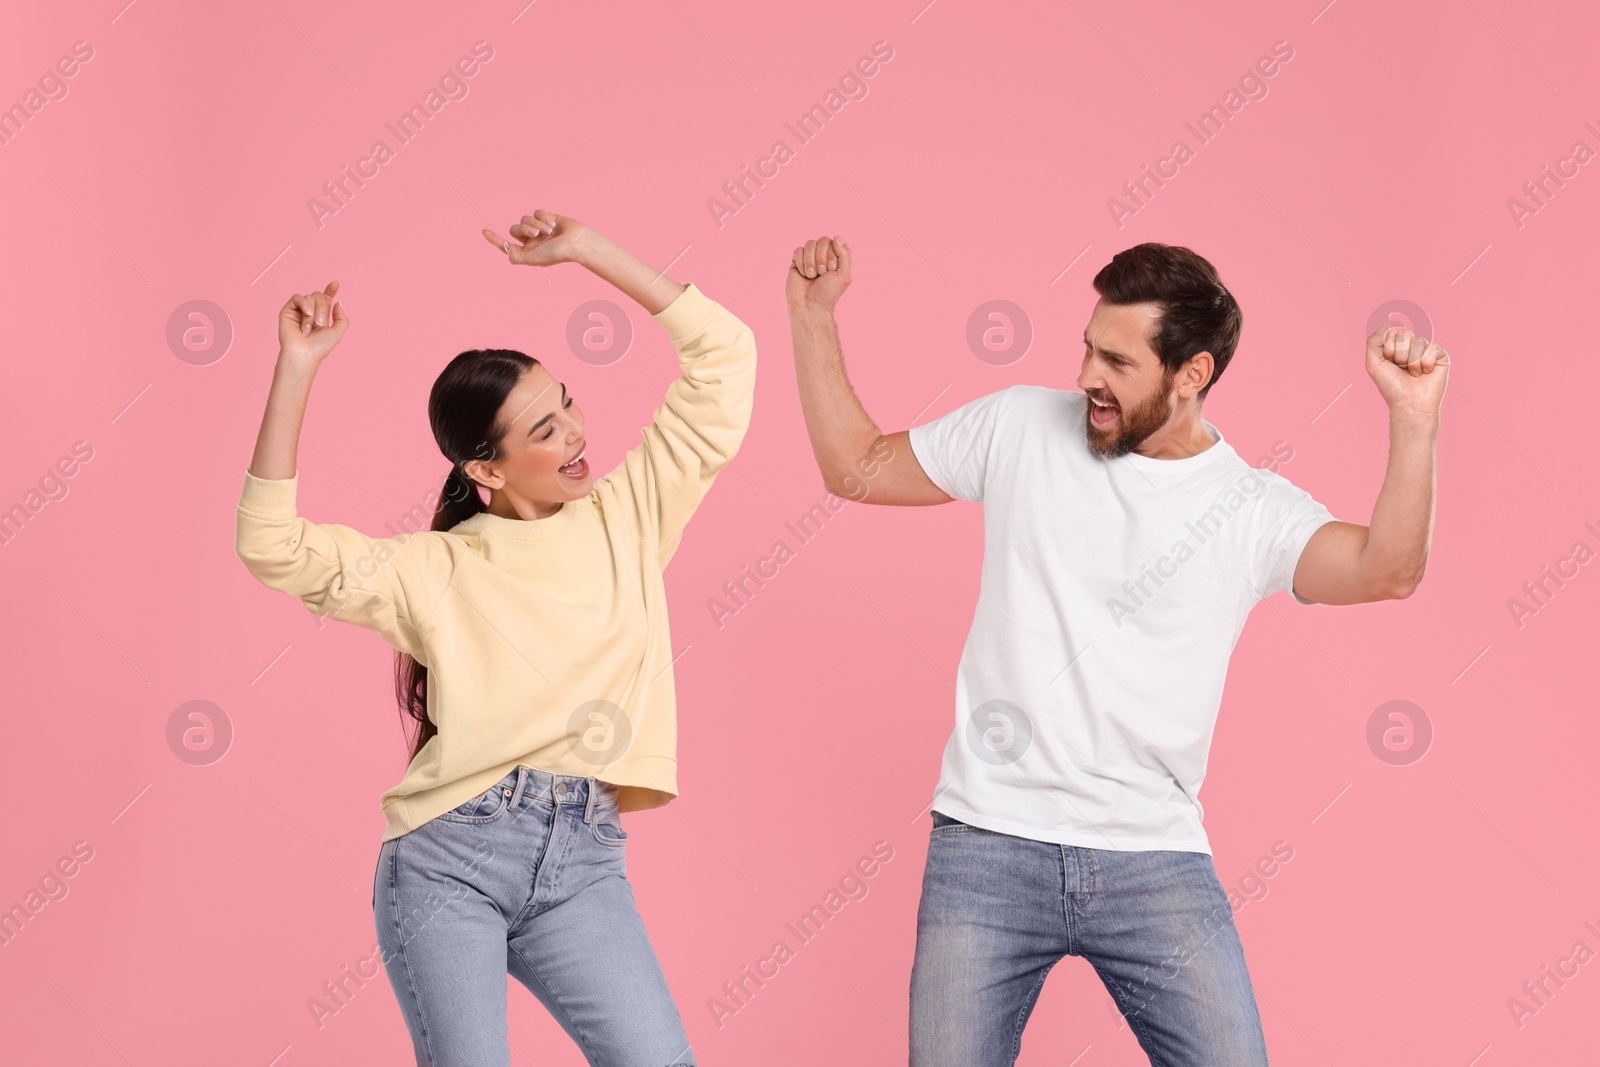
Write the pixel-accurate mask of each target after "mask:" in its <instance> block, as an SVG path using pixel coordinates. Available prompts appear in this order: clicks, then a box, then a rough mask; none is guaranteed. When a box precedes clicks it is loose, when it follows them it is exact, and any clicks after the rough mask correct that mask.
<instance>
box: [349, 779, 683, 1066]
mask: <svg viewBox="0 0 1600 1067" xmlns="http://www.w3.org/2000/svg"><path fill="white" fill-rule="evenodd" d="M627 837H628V835H627V833H626V832H624V831H623V829H622V826H621V823H620V822H619V821H618V818H617V792H616V787H615V786H613V785H610V784H608V783H605V782H601V781H598V780H597V779H595V778H589V777H581V776H576V775H564V774H551V773H550V772H548V771H541V770H537V769H535V768H533V767H526V766H519V767H517V768H516V770H514V771H512V772H511V773H510V774H508V775H506V776H505V777H504V778H503V779H501V780H500V782H499V783H498V784H496V785H495V786H494V787H493V788H492V789H489V790H487V791H486V792H484V793H481V794H479V795H478V796H475V797H473V798H472V799H470V800H468V801H467V802H466V803H464V804H462V805H461V806H460V807H458V808H455V809H454V810H453V811H448V812H446V813H445V814H443V815H440V816H439V817H438V818H436V819H432V820H430V821H429V822H426V823H424V824H423V825H421V826H419V827H417V828H416V829H415V830H412V831H411V832H410V833H407V834H403V835H401V836H400V837H397V838H394V839H393V840H390V841H385V842H384V843H383V847H382V849H381V850H380V851H379V853H378V869H377V872H376V874H375V875H374V877H373V886H372V911H373V917H374V919H375V921H376V923H377V930H378V945H379V949H380V951H381V955H382V959H383V962H384V967H385V969H386V970H387V972H388V975H389V984H390V986H392V987H393V989H394V994H395V999H396V1000H398V1001H399V1003H400V1011H401V1014H402V1015H404V1016H405V1020H406V1025H407V1027H408V1028H409V1029H410V1031H411V1042H412V1046H413V1049H414V1051H415V1053H416V1057H417V1063H418V1064H419V1065H427V1067H508V1065H509V1064H510V1062H511V1052H510V1046H509V1045H508V1043H507V1041H506V975H507V974H508V973H509V974H511V975H512V976H514V977H515V978H516V979H517V980H518V981H519V982H521V983H522V984H523V985H524V986H526V987H527V988H528V989H529V990H530V991H531V992H532V993H533V995H534V996H536V997H538V998H539V1000H540V1002H541V1003H543V1004H544V1006H545V1008H546V1009H548V1010H549V1012H550V1013H551V1015H553V1016H554V1017H555V1019H556V1021H557V1022H559V1023H560V1024H561V1026H562V1028H563V1029H565V1030H566V1032H567V1033H568V1034H570V1035H571V1037H572V1039H573V1040H574V1041H575V1042H577V1044H578V1047H579V1049H581V1050H582V1052H583V1055H584V1057H585V1058H586V1059H587V1060H588V1061H589V1063H590V1064H593V1065H596V1067H673V1065H693V1064H694V1062H695V1061H694V1057H693V1055H692V1054H691V1052H690V1051H689V1040H688V1038H687V1037H686V1036H685V1035H684V1028H683V1021H682V1019H681V1018H680V1017H679V1015H678V1010H677V1008H676V1007H675V1006H674V1005H673V1002H672V994H671V992H670V991H669V990H668V988H667V982H666V978H665V976H664V975H663V974H662V972H661V965H660V964H659V963H658V962H657V960H656V955H655V951H654V949H652V948H651V946H650V940H649V938H648V937H647V936H646V935H645V929H644V923H643V922H642V921H641V920H640V918H639V912H638V910H637V908H636V907H635V906H634V898H633V886H632V884H631V883H630V882H629V881H628V876H627V866H626V863H625V860H624V856H623V853H624V851H625V849H624V844H625V842H626V841H627Z"/></svg>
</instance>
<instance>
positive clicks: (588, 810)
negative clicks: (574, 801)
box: [583, 776, 595, 822]
mask: <svg viewBox="0 0 1600 1067" xmlns="http://www.w3.org/2000/svg"><path fill="white" fill-rule="evenodd" d="M594 787H595V780H594V778H593V776H590V778H589V801H588V803H587V804H585V805H584V806H583V821H584V822H592V821H593V820H594Z"/></svg>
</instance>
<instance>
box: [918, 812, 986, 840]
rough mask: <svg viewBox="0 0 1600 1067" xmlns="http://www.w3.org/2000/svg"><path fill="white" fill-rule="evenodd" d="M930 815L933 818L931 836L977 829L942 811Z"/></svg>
mask: <svg viewBox="0 0 1600 1067" xmlns="http://www.w3.org/2000/svg"><path fill="white" fill-rule="evenodd" d="M929 814H930V815H932V816H933V829H932V830H930V831H928V833H929V834H930V835H931V834H945V833H955V832H958V831H961V830H976V829H977V827H976V826H971V825H969V824H967V823H964V822H962V821H961V820H960V819H952V818H951V817H950V816H948V815H946V814H945V813H944V812H942V811H934V812H929Z"/></svg>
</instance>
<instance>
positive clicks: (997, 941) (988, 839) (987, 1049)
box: [910, 811, 1267, 1067]
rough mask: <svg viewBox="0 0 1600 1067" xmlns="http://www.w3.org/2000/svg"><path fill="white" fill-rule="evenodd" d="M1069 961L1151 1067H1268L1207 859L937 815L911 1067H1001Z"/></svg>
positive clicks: (917, 968)
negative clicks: (1073, 841) (1057, 970)
mask: <svg viewBox="0 0 1600 1067" xmlns="http://www.w3.org/2000/svg"><path fill="white" fill-rule="evenodd" d="M1063 956H1082V957H1083V958H1084V959H1086V960H1088V961H1089V963H1090V964H1091V965H1093V967H1094V969H1095V971H1096V972H1097V973H1098V974H1099V975H1100V980H1101V981H1103V982H1104V983H1105V985H1106V988H1107V989H1108V990H1110V992H1111V995H1112V997H1114V998H1115V999H1116V1002H1117V1006H1118V1007H1119V1008H1120V1009H1121V1011H1122V1014H1123V1017H1124V1018H1125V1019H1126V1020H1127V1022H1128V1025H1129V1027H1131V1028H1132V1030H1133V1033H1134V1036H1135V1037H1137V1038H1138V1040H1139V1045H1140V1047H1141V1048H1143V1049H1144V1051H1145V1054H1146V1055H1147V1056H1149V1057H1150V1062H1151V1064H1153V1065H1155V1067H1224V1065H1226V1067H1259V1065H1264V1064H1266V1062H1267V1049H1266V1043H1265V1041H1264V1040H1263V1037H1262V1033H1261V1017H1260V1015H1259V1014H1258V1013H1257V1011H1256V1001H1255V993H1254V991H1253V989H1252V988H1251V985H1250V975H1249V973H1248V972H1247V971H1246V969H1245V963H1244V949H1243V947H1242V946H1241V945H1240V943H1239V935H1238V932H1237V931H1236V930H1235V929H1234V925H1233V909H1232V907H1231V906H1230V905H1229V903H1228V895H1227V893H1226V892H1225V891H1224V890H1223V888H1222V885H1221V883H1219V882H1218V881H1217V875H1216V869H1215V868H1214V867H1213V866H1212V863H1211V857H1210V856H1208V855H1206V854H1205V853H1204V852H1176V851H1149V852H1119V851H1111V850H1105V849H1094V848H1079V847H1077V846H1074V845H1053V844H1050V843H1048V842H1044V841H1034V840H1032V839H1029V838H1025V837H1014V836H1012V835H1010V834H1002V833H996V832H994V831H992V830H983V829H979V828H978V827H976V826H969V825H967V824H966V823H964V822H960V821H958V820H956V819H952V818H950V817H949V816H948V815H944V814H942V813H940V812H937V811H935V812H934V813H933V830H932V831H931V833H930V836H929V839H928V866H927V869H926V872H925V873H924V874H923V876H922V901H921V903H920V905H919V906H918V910H917V952H916V958H915V961H914V962H913V964H912V968H911V1035H910V1042H911V1067H1011V1065H1012V1064H1014V1063H1015V1062H1016V1060H1017V1055H1018V1053H1019V1052H1020V1051H1021V1050H1022V1028H1023V1027H1024V1026H1025V1025H1026V1024H1027V1022H1028V1015H1029V1014H1030V1013H1031V1012H1032V1011H1033V1005H1034V1000H1035V998H1036V997H1038V995H1039V988H1040V987H1041V986H1043V985H1044V979H1045V975H1046V974H1048V973H1049V972H1050V968H1051V967H1053V966H1055V964H1056V961H1057V960H1059V959H1061V958H1062V957H1063Z"/></svg>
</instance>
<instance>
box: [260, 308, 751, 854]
mask: <svg viewBox="0 0 1600 1067" xmlns="http://www.w3.org/2000/svg"><path fill="white" fill-rule="evenodd" d="M652 317H653V318H654V319H655V320H656V321H657V322H659V323H660V324H661V325H662V326H663V327H665V328H666V331H667V336H668V338H669V339H670V340H671V342H672V344H673V346H674V347H675V348H676V349H677V350H678V361H679V364H680V365H681V367H682V369H683V374H682V375H681V376H680V377H678V378H676V379H675V380H674V381H673V382H672V384H671V385H669V386H668V387H667V391H666V399H665V402H664V403H663V404H662V405H661V406H660V407H659V408H657V409H656V412H655V415H654V418H653V420H652V422H651V424H650V425H649V426H647V427H645V429H644V440H643V442H641V443H640V444H638V445H635V446H634V447H633V449H632V450H631V451H629V452H628V454H627V455H626V456H624V457H623V459H622V462H621V463H619V464H618V465H617V466H616V468H615V469H614V470H612V471H611V472H610V473H609V474H607V475H605V476H604V477H602V478H600V479H598V480H597V481H596V482H595V484H594V489H593V491H592V492H590V494H589V495H588V496H586V497H584V498H583V499H581V500H574V501H568V502H566V503H565V504H563V505H562V507H561V510H560V511H558V512H556V513H555V514H554V515H552V516H550V517H549V518H544V519H506V518H501V517H499V516H496V515H490V514H489V513H488V512H481V513H479V514H477V515H474V516H472V517H471V518H469V519H467V520H466V521H464V522H461V523H459V524H457V525H456V526H455V527H454V528H453V529H451V530H448V531H432V530H420V531H416V532H412V533H404V534H399V535H397V536H394V537H390V538H382V539H379V538H372V537H368V536H366V535H365V534H362V533H360V532H359V531H356V530H353V529H351V528H350V527H348V526H339V525H335V524H332V523H314V522H310V521H308V520H306V519H302V518H300V517H298V516H297V515H296V513H295V486H296V483H297V481H298V478H299V475H298V474H296V476H295V477H294V478H282V479H264V478H257V477H256V476H255V475H253V474H251V473H250V472H249V471H248V470H247V471H246V472H245V481H244V490H243V492H242V493H241V495H240V498H239V507H238V516H237V523H236V531H235V550H236V551H237V552H238V555H239V558H240V559H241V560H243V561H244V564H245V566H246V567H247V568H248V569H249V570H250V573H252V574H254V575H255V576H256V578H257V579H259V580H260V581H261V583H262V584H264V585H266V586H268V587H269V588H272V589H277V590H279V591H281V592H285V593H289V594H291V595H293V596H297V597H299V598H300V601H301V603H303V604H304V605H305V606H306V607H307V608H308V609H309V610H310V611H311V612H312V613H313V614H316V615H325V616H327V617H329V618H334V619H339V620H341V621H344V622H350V623H354V624H356V625H357V626H361V627H365V628H366V629H369V630H371V631H373V632H374V633H376V634H378V635H379V636H381V637H382V638H383V639H384V640H385V641H387V642H389V644H391V645H393V646H394V647H395V648H397V649H400V650H401V651H403V652H407V653H410V654H411V655H412V656H414V657H415V658H416V659H417V661H418V662H419V663H421V664H422V665H424V666H425V667H427V668H428V717H429V718H430V719H432V720H433V723H434V725H435V726H436V727H437V728H438V731H439V732H438V735H437V736H435V737H433V738H431V739H429V741H428V743H427V744H426V745H424V746H423V748H422V751H421V752H419V753H418V754H417V757H416V758H415V759H414V760H412V761H411V765H410V766H409V767H408V768H406V773H405V775H404V777H402V778H401V779H400V782H399V784H397V785H396V786H394V788H392V789H390V790H389V791H388V792H386V793H384V795H383V798H382V807H383V812H384V816H385V818H386V820H387V823H388V825H387V827H386V829H385V830H384V835H383V840H384V841H388V840H390V839H392V838H396V837H399V836H400V835H402V834H405V833H408V832H410V831H411V830H414V829H416V828H417V827H418V826H421V825H422V824H423V823H425V822H427V821H428V820H429V819H432V818H434V817H435V816H437V815H440V814H442V813H444V812H446V811H449V810H450V809H451V808H454V807H456V806H457V805H459V804H461V803H462V802H463V801H465V800H467V799H468V798H469V797H472V796H474V795H476V794H478V793H481V792H483V791H484V790H485V789H488V788H489V787H490V786H491V785H493V784H494V783H495V782H497V781H499V780H500V779H501V778H502V777H504V776H505V775H506V774H507V773H509V772H510V771H511V770H512V769H513V768H515V767H516V766H517V764H519V763H525V764H527V765H528V766H530V767H537V768H539V769H541V770H545V771H551V772H553V773H557V774H577V775H592V776H594V777H596V778H599V779H600V780H602V781H606V782H612V783H614V784H616V785H617V786H618V794H619V804H620V807H621V810H623V811H631V810H636V809H640V808H653V807H659V806H660V805H662V804H666V803H667V802H668V801H670V800H671V799H672V798H673V797H675V796H677V789H678V785H677V768H678V762H677V720H676V700H675V696H674V689H673V675H672V659H673V654H672V642H671V639H670V636H669V633H668V626H667V600H666V591H665V587H664V586H663V584H662V576H661V572H662V569H663V568H664V567H665V566H666V565H667V562H668V561H669V560H670V559H671V558H672V555H673V553H674V552H675V551H676V550H677V547H678V541H679V538H680V537H681V536H682V533H683V529H684V526H685V524H687V523H688V521H689V518H690V516H692V515H693V514H694V512H695V510H696V508H698V507H699V505H700V501H701V499H702V498H703V497H704V496H705V494H706V491H707V490H708V489H710V488H711V483H712V482H713V481H715V480H716V476H717V473H718V472H719V471H720V470H721V469H722V467H723V466H724V465H725V464H726V463H727V462H728V461H729V460H731V459H732V458H733V457H734V455H735V454H736V453H737V452H738V450H739V446H740V444H741V442H742V441H743V440H744V435H745V430H746V428H747V427H748V426H749V422H750V412H751V408H752V405H753V401H754V396H755V372H756V346H755V335H754V334H753V333H752V332H751V331H750V328H749V327H748V326H746V325H745V324H744V323H743V322H740V321H739V319H737V318H735V317H734V316H733V315H732V314H731V313H729V312H728V310H727V309H725V308H724V307H722V305H720V304H718V303H717V302H716V301H714V300H712V299H710V298H709V297H707V296H706V295H705V294H703V293H702V292H700V290H699V289H697V288H696V287H695V286H694V285H693V284H692V283H691V284H689V285H688V286H687V288H685V290H684V291H683V292H682V293H681V294H679V295H678V297H677V299H675V300H674V301H673V302H672V304H671V305H670V306H668V307H667V308H665V309H664V310H662V311H661V312H659V313H658V314H656V315H654V316H652ZM376 681H377V679H375V680H374V682H375V683H376Z"/></svg>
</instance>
